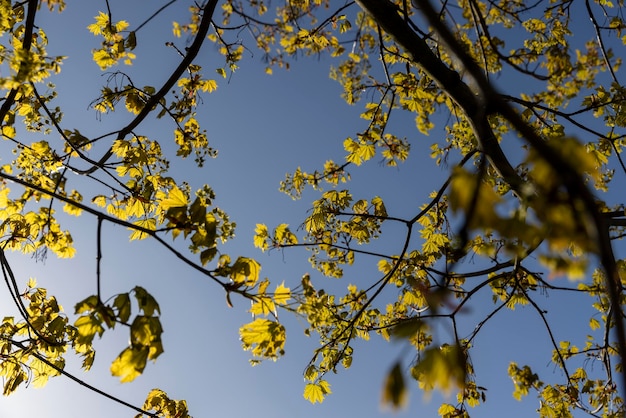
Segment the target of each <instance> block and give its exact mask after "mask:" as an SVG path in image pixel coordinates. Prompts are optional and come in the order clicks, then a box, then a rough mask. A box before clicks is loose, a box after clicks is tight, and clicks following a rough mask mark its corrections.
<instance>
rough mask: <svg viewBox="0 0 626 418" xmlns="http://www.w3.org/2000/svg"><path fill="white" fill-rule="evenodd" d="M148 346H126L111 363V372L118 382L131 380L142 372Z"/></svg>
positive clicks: (144, 366) (146, 358)
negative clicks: (118, 379)
mask: <svg viewBox="0 0 626 418" xmlns="http://www.w3.org/2000/svg"><path fill="white" fill-rule="evenodd" d="M148 353H149V349H148V347H144V346H142V347H127V348H125V349H124V351H122V352H121V353H120V354H119V356H117V358H116V359H115V360H114V361H113V363H112V364H111V374H112V375H113V376H116V377H119V378H120V382H122V383H127V382H132V381H133V380H135V379H136V378H137V376H139V375H141V373H143V370H144V369H145V368H146V362H147V360H148Z"/></svg>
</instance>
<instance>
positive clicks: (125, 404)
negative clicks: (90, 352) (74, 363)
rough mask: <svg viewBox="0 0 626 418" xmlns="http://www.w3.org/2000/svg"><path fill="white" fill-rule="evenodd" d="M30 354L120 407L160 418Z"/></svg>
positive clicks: (19, 345)
mask: <svg viewBox="0 0 626 418" xmlns="http://www.w3.org/2000/svg"><path fill="white" fill-rule="evenodd" d="M0 338H3V339H5V340H6V341H8V342H10V343H11V344H12V345H14V346H16V347H18V348H20V349H22V350H26V349H28V347H26V346H25V345H24V344H22V343H21V342H19V341H14V340H11V339H8V338H5V337H2V336H0ZM29 354H31V355H32V356H33V357H35V358H37V359H38V360H40V361H41V362H43V363H45V364H46V365H48V366H49V367H51V368H53V369H54V370H56V371H57V372H59V373H60V374H62V375H63V376H65V377H67V378H69V379H70V380H72V381H74V382H76V383H78V384H79V385H81V386H84V387H86V388H87V389H89V390H90V391H92V392H95V393H97V394H98V395H101V396H104V397H105V398H107V399H111V400H112V401H114V402H117V403H119V404H120V405H124V406H126V407H128V408H130V409H132V410H134V411H137V412H139V413H141V414H145V415H147V416H149V417H153V418H158V417H159V415H157V414H154V413H152V412H148V411H145V410H143V409H141V408H139V407H137V406H135V405H133V404H130V403H128V402H126V401H123V400H122V399H120V398H118V397H116V396H113V395H111V394H110V393H107V392H105V391H103V390H101V389H98V388H97V387H95V386H92V385H90V384H89V383H87V382H85V381H84V380H81V379H79V378H78V377H76V376H74V375H73V374H71V373H68V372H66V371H65V370H63V369H62V368H60V367H58V366H57V365H56V364H54V363H52V362H51V361H50V360H48V359H47V358H46V357H44V356H42V355H41V354H39V353H38V352H37V351H30V352H29Z"/></svg>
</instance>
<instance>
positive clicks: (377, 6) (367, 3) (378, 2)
mask: <svg viewBox="0 0 626 418" xmlns="http://www.w3.org/2000/svg"><path fill="white" fill-rule="evenodd" d="M356 2H357V4H358V5H359V6H360V7H361V8H362V9H363V10H365V11H366V12H367V13H369V14H370V15H371V16H372V17H373V18H374V20H375V21H376V23H378V24H379V25H380V26H381V27H382V28H383V29H384V30H385V32H387V34H389V35H390V36H391V37H392V38H394V40H395V41H396V42H397V43H398V45H400V46H401V47H402V48H403V49H404V50H405V51H406V52H407V53H408V54H409V56H410V58H411V61H413V63H415V64H417V65H418V66H419V67H420V68H422V69H423V70H424V71H425V72H426V73H427V74H428V75H429V76H430V77H431V78H432V79H433V80H434V81H435V82H437V84H438V85H439V86H440V87H441V89H442V90H444V91H445V92H446V93H447V94H448V95H449V96H450V97H451V98H452V99H453V100H454V101H455V102H456V103H457V104H458V105H459V107H460V108H461V109H462V110H463V112H464V113H465V115H466V116H467V118H468V119H469V121H470V123H471V124H472V127H473V130H474V134H475V135H476V139H477V141H478V144H479V147H480V149H481V151H482V152H484V153H485V155H486V156H487V158H488V159H489V161H490V163H491V165H492V166H493V168H494V169H495V170H496V171H497V172H498V173H499V174H500V175H501V176H502V177H503V178H504V180H505V181H506V182H507V183H508V184H509V185H510V186H511V188H512V189H513V190H514V191H515V192H516V193H517V194H518V195H522V188H523V185H524V181H523V180H522V178H521V177H520V176H519V175H518V174H517V172H516V171H515V169H514V168H513V166H512V165H511V163H510V162H509V160H508V158H507V157H506V155H504V152H503V151H502V149H501V148H500V145H499V144H498V139H497V138H496V136H495V134H494V132H493V130H492V129H491V126H490V124H489V120H488V118H487V116H488V112H487V106H486V104H487V103H486V101H485V100H483V99H482V97H481V96H480V95H478V94H476V93H475V92H473V91H472V89H471V88H470V87H469V86H468V85H467V84H466V83H465V82H463V80H461V77H460V76H459V74H458V73H457V72H456V71H454V70H452V69H450V68H449V67H448V66H446V65H445V64H444V63H443V62H442V61H441V59H439V58H438V57H437V56H436V55H435V54H434V53H433V52H432V50H431V49H430V48H429V46H428V44H427V43H426V41H424V39H422V38H421V37H420V36H419V35H418V34H417V33H416V32H415V31H413V30H412V29H411V27H410V26H409V25H408V24H407V22H406V21H405V20H404V19H403V18H402V16H400V14H398V12H399V11H398V9H397V8H396V7H395V6H394V5H393V4H392V3H391V2H390V1H389V0H357V1H356Z"/></svg>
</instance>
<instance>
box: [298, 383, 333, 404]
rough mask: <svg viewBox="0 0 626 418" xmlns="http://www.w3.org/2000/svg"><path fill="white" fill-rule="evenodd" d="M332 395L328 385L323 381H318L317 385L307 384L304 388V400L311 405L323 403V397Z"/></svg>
mask: <svg viewBox="0 0 626 418" xmlns="http://www.w3.org/2000/svg"><path fill="white" fill-rule="evenodd" d="M329 393H332V392H331V390H330V385H329V384H328V382H326V381H324V380H320V381H319V382H318V383H307V385H306V386H305V387H304V394H303V395H304V399H306V400H307V401H309V402H311V403H317V402H319V403H322V402H324V396H325V395H327V394H329Z"/></svg>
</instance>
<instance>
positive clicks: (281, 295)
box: [274, 282, 291, 305]
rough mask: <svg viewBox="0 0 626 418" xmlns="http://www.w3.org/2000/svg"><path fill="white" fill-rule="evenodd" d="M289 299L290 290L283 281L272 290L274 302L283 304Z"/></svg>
mask: <svg viewBox="0 0 626 418" xmlns="http://www.w3.org/2000/svg"><path fill="white" fill-rule="evenodd" d="M289 299H291V290H290V289H289V288H288V287H285V282H282V283H281V284H280V285H279V286H278V287H277V288H276V290H275V291H274V302H276V303H278V304H279V305H284V304H286V303H287V302H288V301H289Z"/></svg>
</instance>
